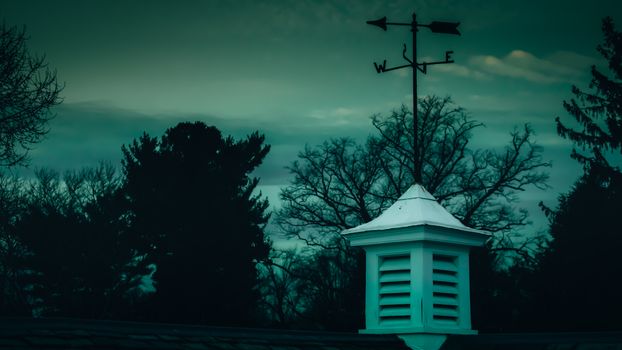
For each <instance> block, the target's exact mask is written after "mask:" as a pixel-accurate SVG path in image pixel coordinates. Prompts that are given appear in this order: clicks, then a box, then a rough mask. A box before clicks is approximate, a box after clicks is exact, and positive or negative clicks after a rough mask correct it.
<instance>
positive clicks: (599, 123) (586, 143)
mask: <svg viewBox="0 0 622 350" xmlns="http://www.w3.org/2000/svg"><path fill="white" fill-rule="evenodd" d="M602 31H603V35H604V37H605V42H604V43H603V44H601V45H598V46H597V50H598V52H599V53H600V54H601V55H602V56H603V57H604V58H605V59H606V60H607V62H608V68H609V70H610V71H611V73H612V76H607V75H606V74H605V73H603V72H601V71H600V70H598V69H597V68H596V66H592V69H591V73H592V81H591V83H590V85H589V87H590V89H591V90H590V91H584V90H581V89H579V88H578V87H576V86H573V87H572V93H573V94H574V98H573V99H571V100H570V101H564V108H565V109H566V110H567V111H568V113H570V115H572V116H573V117H574V119H575V120H576V121H577V122H578V124H579V125H580V127H579V129H574V128H572V127H569V126H567V125H566V124H564V123H562V121H561V120H560V118H559V117H557V119H556V122H557V131H558V133H559V134H560V135H561V136H562V137H564V138H568V139H570V140H572V141H573V142H574V143H575V144H576V145H577V146H579V147H581V148H582V149H584V150H590V151H591V155H590V154H582V153H579V152H578V151H577V150H576V149H573V152H572V157H573V158H575V159H577V160H578V161H580V162H581V163H583V164H584V166H585V167H587V168H592V167H597V168H602V169H601V170H597V171H606V172H608V173H610V174H611V175H613V176H621V175H620V169H619V167H615V166H614V165H612V164H611V162H610V161H609V160H608V159H607V157H606V152H608V151H609V152H611V153H613V154H615V153H617V154H619V155H622V33H621V32H619V31H616V29H615V27H614V24H613V19H611V17H606V18H605V19H603V24H602Z"/></svg>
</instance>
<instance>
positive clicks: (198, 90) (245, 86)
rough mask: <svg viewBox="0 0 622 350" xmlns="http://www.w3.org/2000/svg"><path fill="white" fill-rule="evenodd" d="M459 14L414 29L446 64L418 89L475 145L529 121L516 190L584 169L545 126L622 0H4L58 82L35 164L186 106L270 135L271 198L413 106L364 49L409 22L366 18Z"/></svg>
mask: <svg viewBox="0 0 622 350" xmlns="http://www.w3.org/2000/svg"><path fill="white" fill-rule="evenodd" d="M413 11H417V14H418V19H419V21H420V22H422V23H426V22H429V21H433V20H447V21H459V22H461V25H460V30H461V32H462V36H450V35H440V34H432V33H430V32H429V31H427V30H425V29H422V30H421V31H420V32H419V35H418V39H419V45H418V54H419V59H420V60H422V59H425V58H427V59H434V60H436V59H442V58H443V57H444V52H445V51H446V50H453V51H454V52H455V53H454V55H453V58H454V59H455V61H456V63H455V64H452V65H444V66H435V67H431V68H430V69H429V74H428V75H426V76H423V75H420V76H419V97H422V96H425V95H431V94H438V95H443V96H444V95H451V96H452V97H453V99H454V101H455V102H456V103H457V104H458V105H460V106H463V107H465V108H466V109H467V110H468V111H469V113H470V114H471V115H472V117H473V118H474V119H476V120H478V121H481V122H484V123H485V125H486V127H485V128H480V130H478V131H476V132H475V134H474V137H473V147H500V146H502V145H503V144H505V143H506V142H507V141H508V140H509V136H508V133H509V132H510V131H511V130H512V129H513V128H514V127H515V126H520V125H522V124H524V123H527V122H528V123H531V124H532V125H533V127H534V128H535V130H536V132H537V135H536V136H537V142H538V143H539V144H540V145H542V146H543V147H544V155H545V157H546V159H549V160H552V161H553V168H552V169H551V171H550V173H551V180H550V185H551V189H550V190H549V191H545V192H543V191H536V190H534V191H528V192H527V193H526V194H525V195H524V196H523V205H524V206H525V207H527V208H529V209H530V211H531V212H532V213H533V214H534V215H533V217H534V221H535V222H536V225H535V226H536V228H542V227H543V225H544V220H543V218H542V216H541V214H539V213H537V211H538V210H537V208H536V205H535V203H537V202H538V201H540V200H544V201H545V202H546V203H548V204H549V205H553V206H554V205H555V204H556V198H557V196H558V194H559V193H560V192H565V191H567V190H568V189H569V186H570V185H571V184H572V182H574V180H575V179H576V177H577V176H578V175H579V173H580V168H579V167H578V166H577V165H576V164H575V162H574V161H572V160H570V159H569V157H568V154H569V152H570V148H571V146H570V145H569V143H568V142H566V141H564V140H563V139H561V138H559V137H558V136H557V135H556V133H555V127H554V118H555V117H556V116H562V117H567V115H566V113H565V112H564V110H563V108H562V101H563V100H564V99H568V98H570V97H571V95H570V86H571V85H572V84H576V85H578V86H580V87H587V85H588V83H589V66H590V65H591V64H597V65H599V66H603V61H602V60H601V59H600V58H599V56H598V54H597V52H596V50H595V47H596V45H597V44H599V43H600V42H601V41H602V36H601V32H600V24H601V19H602V18H603V17H604V16H607V15H609V16H613V17H614V21H615V22H616V24H617V26H618V28H620V27H621V26H622V1H619V0H595V1H590V2H582V1H576V0H565V1H559V0H555V1H543V0H540V1H532V0H523V1H516V0H508V1H482V0H455V1H450V0H437V1H428V0H415V1H353V0H347V1H327V0H315V1H310V0H271V1H260V0H255V1H251V0H237V1H216V0H205V1H155V0H151V1H146V0H145V1H138V0H136V1H110V0H105V1H100V0H90V1H77V0H76V1H61V0H54V1H48V0H39V1H34V0H19V1H18V0H15V1H10V0H0V18H1V19H2V20H4V21H5V23H6V24H7V25H18V26H22V25H25V26H26V30H27V33H28V34H29V36H30V38H31V39H30V40H29V42H28V46H29V48H30V49H31V51H33V52H36V53H40V54H45V55H46V57H47V60H48V62H49V64H50V66H51V67H53V68H56V69H57V71H58V77H59V79H60V80H61V81H64V82H65V84H66V87H65V90H64V91H63V97H64V103H63V104H62V105H61V106H59V107H58V108H57V109H56V113H57V117H56V118H55V119H54V120H53V121H52V122H51V123H50V125H49V126H50V130H51V131H50V133H49V134H48V135H47V137H46V139H45V140H44V141H43V142H42V143H40V144H39V145H37V147H36V149H35V150H34V151H33V152H32V153H31V158H32V162H31V167H41V166H49V167H54V168H57V169H59V170H63V169H69V168H78V167H81V166H87V165H94V164H96V163H97V162H98V161H100V160H112V161H114V162H118V161H119V159H120V157H121V152H120V147H121V145H122V144H127V143H129V142H131V140H132V139H133V138H134V137H137V136H139V135H140V134H141V133H142V131H147V132H149V133H150V134H152V135H161V134H162V132H163V131H164V130H165V129H166V128H167V127H171V126H174V125H175V124H176V123H177V122H179V121H183V120H203V121H205V122H206V123H208V124H213V125H215V126H217V127H218V128H220V129H221V130H222V131H223V132H224V133H226V134H232V135H234V136H236V137H241V136H243V135H245V134H247V133H249V132H251V131H253V130H259V131H260V132H262V133H265V134H266V137H267V141H268V143H270V144H272V146H273V148H272V152H271V153H270V155H269V156H268V158H267V160H266V162H265V164H264V165H262V167H261V168H260V169H259V170H258V172H257V174H258V175H259V176H260V177H261V178H262V189H263V190H264V193H267V194H268V195H269V197H270V198H271V200H272V202H273V203H277V201H276V199H275V198H276V194H277V192H278V188H279V187H280V186H282V185H285V184H287V182H288V179H289V175H288V173H287V170H286V169H285V168H284V167H285V166H286V165H288V164H289V163H290V162H291V161H293V160H294V159H295V157H296V154H297V153H298V152H299V151H300V150H301V149H302V148H303V147H304V145H305V144H309V145H316V144H318V143H320V142H322V141H323V140H325V139H327V138H329V137H335V136H352V137H355V138H359V139H362V138H364V137H365V136H366V135H368V134H369V133H372V132H373V128H372V126H371V123H370V120H369V116H370V115H372V114H373V113H388V112H389V111H391V110H392V109H394V108H398V107H399V106H400V105H401V104H402V103H406V104H407V105H408V106H410V105H411V101H412V92H411V75H410V74H411V73H410V72H409V71H407V70H401V71H395V72H391V73H385V74H382V75H379V74H377V73H376V71H375V70H374V68H373V64H372V62H373V61H382V60H383V59H387V61H388V66H392V65H398V64H403V61H402V58H401V48H402V43H404V42H406V43H409V42H410V32H409V31H408V30H407V29H406V28H401V27H393V28H390V29H389V31H387V32H383V31H382V30H380V29H378V28H376V27H372V26H369V25H366V24H365V21H366V20H368V19H376V18H379V17H382V16H387V17H388V18H389V20H390V21H395V22H408V21H410V15H411V13H412V12H413Z"/></svg>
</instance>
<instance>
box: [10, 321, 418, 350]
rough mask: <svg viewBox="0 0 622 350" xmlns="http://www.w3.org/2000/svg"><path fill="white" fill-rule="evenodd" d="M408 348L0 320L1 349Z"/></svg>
mask: <svg viewBox="0 0 622 350" xmlns="http://www.w3.org/2000/svg"><path fill="white" fill-rule="evenodd" d="M67 348H71V349H98V350H107V349H162V350H164V349H176V350H181V349H192V350H207V349H210V350H212V349H213V350H310V349H321V350H381V349H382V350H409V348H408V347H407V346H406V345H405V344H404V343H403V342H402V341H401V340H400V339H399V338H398V337H396V336H392V335H366V334H356V333H332V332H302V331H283V330H264V329H247V328H219V327H203V326H188V325H174V324H153V323H135V322H117V321H93V320H88V321H87V320H74V319H0V349H67Z"/></svg>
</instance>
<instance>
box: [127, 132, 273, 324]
mask: <svg viewBox="0 0 622 350" xmlns="http://www.w3.org/2000/svg"><path fill="white" fill-rule="evenodd" d="M263 143H264V137H263V136H261V135H259V134H258V133H253V134H251V135H249V136H248V137H247V138H246V139H244V140H240V141H235V140H234V139H233V138H231V137H226V138H225V137H222V135H221V133H220V131H219V130H218V129H216V128H215V127H211V126H207V125H205V124H203V123H201V122H196V123H180V124H178V125H177V126H175V127H174V128H170V129H168V130H167V131H166V132H165V134H164V135H163V136H162V137H161V138H159V139H158V138H152V137H150V136H149V135H147V134H144V135H143V136H142V137H140V138H139V139H138V140H135V141H134V142H133V143H132V144H131V145H129V146H127V147H125V146H124V147H123V154H124V158H123V161H122V162H123V168H124V172H125V176H126V180H125V181H126V182H125V185H124V191H125V194H126V196H127V199H128V201H129V215H130V221H131V223H132V224H131V225H132V228H131V230H132V232H133V235H134V237H135V242H134V246H135V247H137V249H139V250H140V251H142V252H143V253H144V256H143V257H144V260H145V261H146V262H148V263H150V264H153V266H154V267H155V272H154V273H153V276H152V278H153V281H154V285H155V293H154V294H153V296H152V297H151V298H150V299H149V301H148V302H147V304H146V305H145V307H146V308H145V317H146V318H148V319H152V320H158V321H166V322H192V323H207V324H217V325H248V324H250V322H251V321H252V318H253V312H254V306H255V305H256V304H257V301H258V293H257V291H256V287H257V283H258V280H257V278H258V276H257V269H256V264H257V262H258V261H260V260H263V259H266V258H267V256H268V251H269V245H268V243H267V242H266V240H265V238H264V231H263V229H264V226H265V224H266V222H267V220H268V215H267V214H266V209H267V208H268V202H267V200H264V199H262V198H261V195H260V194H255V193H254V190H255V189H256V186H257V184H258V181H259V179H257V178H251V177H250V173H251V172H252V171H253V170H254V169H255V168H256V167H257V166H259V165H260V164H261V162H262V161H263V159H264V157H265V156H266V154H267V153H268V151H269V146H267V145H264V144H263Z"/></svg>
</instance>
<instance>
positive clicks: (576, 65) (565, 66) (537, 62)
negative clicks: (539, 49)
mask: <svg viewBox="0 0 622 350" xmlns="http://www.w3.org/2000/svg"><path fill="white" fill-rule="evenodd" d="M590 63H592V64H593V63H596V60H594V59H593V58H590V57H587V56H582V55H579V54H576V53H573V52H568V51H557V52H555V53H553V54H551V55H549V56H547V57H546V58H538V57H536V56H535V55H533V54H531V53H529V52H527V51H523V50H514V51H512V52H510V53H509V54H508V55H506V56H504V57H501V58H499V57H495V56H492V55H482V56H474V57H472V58H471V59H470V61H469V65H470V66H471V67H472V68H473V69H476V70H479V71H481V72H483V74H490V75H497V76H503V77H509V78H518V79H525V80H528V81H531V82H534V83H540V84H552V83H568V82H569V83H575V82H577V81H580V80H581V79H582V78H584V77H585V75H586V74H587V72H588V69H587V68H588V67H589V65H590Z"/></svg>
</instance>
